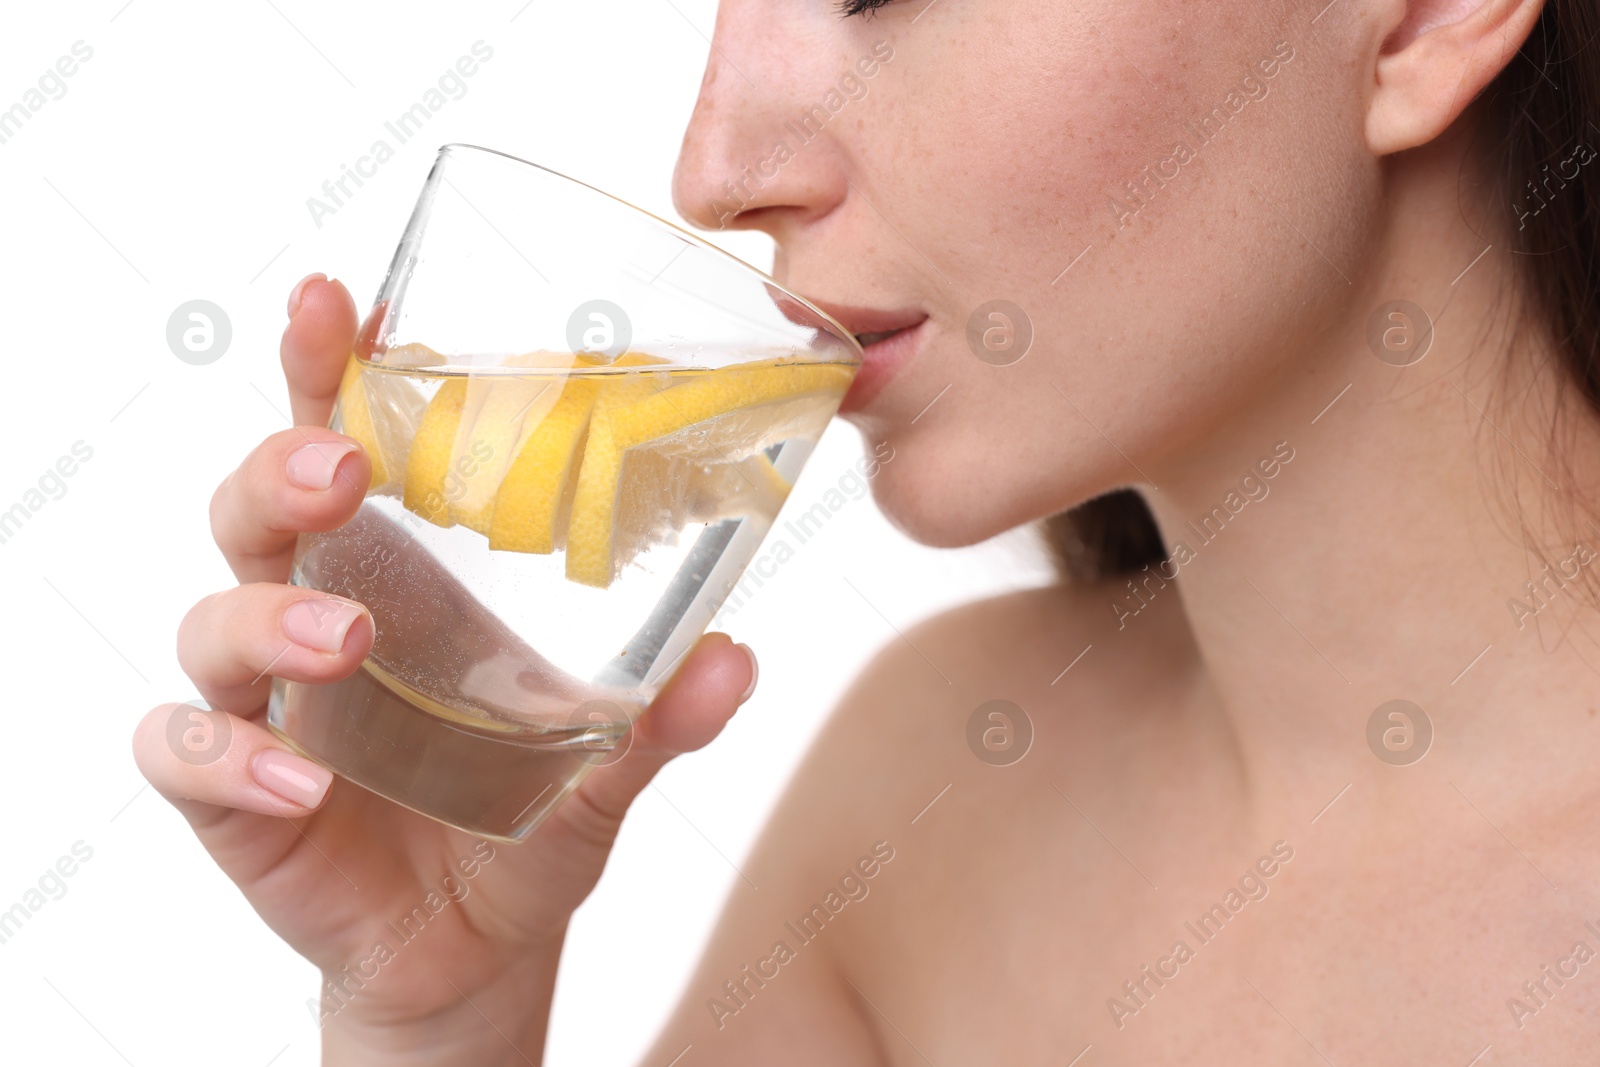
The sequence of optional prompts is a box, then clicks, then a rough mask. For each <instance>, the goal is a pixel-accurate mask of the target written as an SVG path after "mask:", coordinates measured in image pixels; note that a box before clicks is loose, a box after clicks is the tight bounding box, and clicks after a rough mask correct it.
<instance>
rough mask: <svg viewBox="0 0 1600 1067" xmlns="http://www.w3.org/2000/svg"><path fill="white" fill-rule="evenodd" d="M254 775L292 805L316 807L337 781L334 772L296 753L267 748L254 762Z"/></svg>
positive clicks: (266, 787)
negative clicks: (329, 787) (330, 786)
mask: <svg viewBox="0 0 1600 1067" xmlns="http://www.w3.org/2000/svg"><path fill="white" fill-rule="evenodd" d="M250 776H251V777H252V778H254V779H255V780H256V784H257V785H259V786H260V787H261V788H262V789H265V790H266V791H267V792H269V793H276V794H277V795H278V796H280V797H282V798H283V799H284V800H287V801H288V802H289V803H291V804H298V805H300V806H301V807H302V808H314V807H316V806H317V805H318V804H320V803H322V798H323V797H324V796H326V795H327V793H328V786H329V785H330V784H332V782H333V772H332V771H330V770H328V769H327V768H326V767H319V766H317V765H316V764H315V763H312V762H311V761H310V760H308V759H302V758H301V757H299V756H296V755H295V754H294V753H292V752H282V751H280V750H278V749H275V748H265V749H262V750H261V751H260V752H257V753H256V757H255V759H253V760H251V761H250Z"/></svg>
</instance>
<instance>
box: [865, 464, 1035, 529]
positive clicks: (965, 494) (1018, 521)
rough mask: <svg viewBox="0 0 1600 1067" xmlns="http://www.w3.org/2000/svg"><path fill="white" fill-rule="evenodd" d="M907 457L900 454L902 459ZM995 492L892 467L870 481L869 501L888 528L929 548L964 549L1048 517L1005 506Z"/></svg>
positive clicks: (930, 472) (977, 483) (938, 475)
mask: <svg viewBox="0 0 1600 1067" xmlns="http://www.w3.org/2000/svg"><path fill="white" fill-rule="evenodd" d="M909 458H910V457H909V456H907V455H906V453H905V452H904V451H902V453H901V459H909ZM896 462H899V460H896ZM995 488H996V487H995V486H993V485H985V484H983V482H982V481H971V480H966V479H961V478H955V477H951V476H950V474H949V473H946V472H940V471H938V470H917V469H916V468H915V467H914V466H913V465H911V464H905V465H903V466H901V467H899V468H895V466H894V464H892V463H891V464H888V465H885V466H884V467H883V468H882V469H880V470H879V472H878V475H877V477H876V478H874V479H873V481H872V498H873V500H874V502H875V503H876V504H877V505H878V510H879V511H881V512H882V513H883V516H884V518H886V519H888V520H889V523H890V525H892V526H893V527H894V528H895V529H897V530H899V531H900V532H901V533H903V534H905V535H906V536H907V537H909V538H911V540H913V541H915V542H917V543H918V544H921V545H927V546H928V547H929V548H965V547H966V546H968V545H975V544H977V543H978V542H980V541H986V540H988V539H989V538H991V537H994V536H996V535H998V534H1001V533H1004V532H1005V531H1007V530H1009V529H1012V528H1013V527H1015V526H1020V525H1022V524H1023V523H1026V522H1029V521H1031V520H1033V519H1035V518H1043V517H1044V516H1045V515H1047V514H1049V512H1048V511H1043V512H1040V513H1039V514H1037V515H1035V514H1033V513H1031V512H1030V511H1029V510H1028V509H1026V508H1012V507H1009V506H1007V505H1008V503H1009V502H1008V501H1006V500H1003V499H997V496H996V494H995V493H994V489H995Z"/></svg>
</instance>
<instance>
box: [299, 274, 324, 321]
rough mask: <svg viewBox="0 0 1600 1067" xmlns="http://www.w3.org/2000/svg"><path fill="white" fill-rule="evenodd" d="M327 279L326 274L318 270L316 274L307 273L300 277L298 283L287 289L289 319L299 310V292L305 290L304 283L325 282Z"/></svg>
mask: <svg viewBox="0 0 1600 1067" xmlns="http://www.w3.org/2000/svg"><path fill="white" fill-rule="evenodd" d="M327 280H328V276H327V275H326V274H322V273H320V272H319V273H317V274H307V275H306V276H305V277H304V278H301V279H300V284H298V285H296V286H295V287H294V288H293V289H291V290H289V317H290V318H291V319H292V318H294V317H295V315H296V313H298V312H299V310H300V294H301V293H304V292H305V291H306V283H307V282H325V281H327Z"/></svg>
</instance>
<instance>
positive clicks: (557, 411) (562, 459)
mask: <svg viewBox="0 0 1600 1067" xmlns="http://www.w3.org/2000/svg"><path fill="white" fill-rule="evenodd" d="M599 390H600V386H599V385H598V384H597V383H596V382H594V381H592V380H585V379H581V378H574V379H571V380H569V381H567V382H566V383H565V385H564V386H563V387H561V397H560V399H558V400H557V401H556V402H555V404H554V405H553V406H552V407H551V408H550V410H549V412H548V413H546V414H545V415H544V416H543V417H542V418H541V419H540V420H539V423H538V425H537V426H536V427H534V428H533V430H532V431H531V432H530V433H529V434H527V435H526V439H525V440H524V441H523V443H522V446H521V447H520V448H519V449H518V451H517V455H516V458H515V459H513V460H512V461H511V465H510V466H509V467H508V468H507V469H506V472H505V477H504V478H502V479H501V481H500V490H499V492H498V493H496V494H495V498H494V514H493V516H492V517H491V519H490V523H489V530H488V534H489V547H490V548H502V549H507V550H509V551H512V552H541V553H549V552H554V551H555V539H556V518H557V512H558V510H559V509H560V505H561V499H562V497H563V496H564V495H565V493H566V489H567V485H568V483H569V482H570V480H571V477H572V469H573V466H574V463H573V461H574V460H575V459H576V458H577V456H578V444H579V442H581V441H582V440H583V434H584V431H585V430H587V429H588V428H589V415H590V412H591V411H593V409H594V402H595V397H596V396H597V395H598V393H599Z"/></svg>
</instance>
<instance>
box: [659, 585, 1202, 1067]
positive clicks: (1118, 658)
mask: <svg viewBox="0 0 1600 1067" xmlns="http://www.w3.org/2000/svg"><path fill="white" fill-rule="evenodd" d="M1113 598H1114V593H1113V592H1112V591H1111V589H1110V588H1109V587H1105V586H1093V585H1091V586H1070V587H1068V586H1063V587H1049V588H1040V589H1030V590H1024V591H1021V592H1015V593H1008V594H1005V595H1001V596H995V597H990V598H986V599H983V600H979V601H975V602H972V603H968V604H964V605H961V606H960V607H956V608H953V609H950V610H948V611H944V612H941V613H940V614H938V615H936V616H934V617H931V618H929V619H926V620H924V621H923V622H921V623H919V624H917V625H915V626H913V627H910V628H908V629H906V630H904V631H903V632H902V633H901V634H899V635H896V636H895V637H893V638H891V639H890V640H889V641H888V642H886V643H885V645H884V646H883V647H882V648H881V649H880V650H879V651H878V653H877V654H876V655H875V656H873V658H872V659H871V660H870V661H869V663H868V664H867V666H866V667H865V668H864V669H863V670H862V672H861V673H860V675H858V677H857V678H856V680H855V681H854V683H853V684H852V685H851V686H850V688H849V689H848V690H847V691H846V693H845V695H844V696H843V698H842V699H841V700H840V701H839V703H838V705H837V707H836V708H835V709H834V711H833V713H832V715H831V716H830V717H829V719H828V721H827V723H826V724H825V725H824V727H823V729H822V730H821V732H820V733H819V734H818V736H817V738H816V740H815V742H814V743H813V745H812V747H811V750H810V751H809V752H808V753H807V755H806V757H805V759H804V760H803V761H802V762H801V765H800V767H799V769H798V770H797V772H796V773H795V775H794V777H793V779H792V780H791V781H790V783H789V785H788V788H787V789H786V790H785V792H784V795H783V797H782V799H781V800H780V802H779V804H778V805H777V808H776V809H775V811H774V812H773V815H772V817H771V819H770V820H769V821H768V823H767V825H766V827H765V828H764V829H763V831H762V834H761V837H760V839H759V840H758V841H757V843H756V846H755V848H754V850H753V852H752V853H751V855H750V856H749V857H748V858H747V860H746V861H745V862H744V863H743V864H742V873H743V875H744V877H743V878H741V879H739V880H737V881H736V882H735V883H734V887H733V892H732V895H731V896H730V898H729V901H728V903H727V906H726V908H725V910H724V912H723V915H722V917H721V919H720V920H719V922H718V925H717V929H716V931H715V932H714V934H713V936H712V939H711V942H710V944H709V945H708V946H707V949H706V952H705V955H704V957H703V958H702V960H701V963H700V966H699V969H698V973H697V974H696V976H695V977H694V978H693V979H692V980H691V983H690V988H689V991H688V992H687V993H686V995H685V998H684V1000H683V1002H682V1003H681V1004H680V1005H679V1009H678V1012H677V1015H676V1017H675V1018H674V1020H673V1023H672V1025H671V1026H669V1028H668V1030H667V1031H666V1032H665V1033H664V1034H663V1035H662V1039H661V1043H660V1044H659V1045H658V1046H657V1051H658V1052H664V1053H667V1054H668V1058H670V1054H671V1052H673V1051H676V1050H677V1049H681V1048H682V1047H683V1045H684V1044H685V1043H686V1042H696V1043H697V1044H696V1048H697V1050H698V1049H699V1048H700V1047H701V1045H700V1044H699V1043H700V1042H704V1043H705V1044H706V1046H707V1047H715V1048H717V1049H719V1050H721V1052H723V1053H726V1055H727V1057H728V1059H727V1062H748V1061H749V1060H750V1058H752V1057H753V1058H758V1059H760V1060H761V1061H762V1062H770V1063H774V1064H781V1063H788V1062H797V1063H799V1062H815V1061H816V1057H815V1056H814V1055H812V1053H814V1052H815V1051H816V1048H815V1047H814V1044H813V1043H814V1042H816V1041H818V1040H825V1041H826V1042H827V1043H828V1047H829V1061H830V1062H836V1063H841V1064H850V1063H875V1062H881V1060H879V1059H878V1058H877V1054H876V1052H875V1050H874V1047H873V1044H872V1038H871V1035H872V1034H873V1033H874V1032H875V1029H876V1026H875V1023H874V1021H873V1019H872V1018H871V1010H870V1008H867V1007H865V1006H864V1005H863V1004H862V1003H861V1002H860V1000H859V999H858V998H857V997H856V996H855V995H854V994H853V993H852V989H851V986H850V985H849V983H848V982H846V981H844V980H843V979H842V978H841V975H848V974H851V973H859V972H858V969H859V968H860V967H862V966H863V965H864V964H863V959H864V958H870V957H871V955H872V952H873V950H872V948H871V945H872V943H873V942H874V939H875V936H876V935H872V936H869V934H868V931H869V929H875V928H876V927H877V926H878V925H879V924H881V923H883V922H884V921H885V919H886V918H887V917H888V916H890V915H894V914H898V915H900V916H902V917H904V916H907V915H912V914H915V913H916V909H917V908H918V907H920V905H919V904H915V903H912V904H909V906H905V907H891V906H886V904H885V901H895V900H896V899H897V898H900V899H901V902H902V904H904V903H905V901H904V898H903V896H902V894H904V893H906V892H908V891H910V890H911V886H909V885H897V884H896V883H898V882H906V881H908V880H909V881H911V882H920V880H921V879H922V878H923V877H924V876H923V875H922V874H920V873H918V871H919V869H920V870H921V871H926V870H929V869H937V868H938V867H939V866H940V865H942V864H944V863H946V862H948V863H950V864H955V865H960V864H962V863H964V862H969V859H967V858H965V857H971V856H973V854H974V850H975V849H977V850H979V851H981V848H982V847H983V844H982V843H983V841H984V839H985V837H986V836H992V834H990V833H989V831H988V830H986V829H985V826H984V823H985V820H988V819H990V818H991V816H992V815H993V813H995V812H1003V811H1007V810H1009V811H1012V812H1013V813H1015V814H1016V815H1017V816H1018V818H1017V819H1014V820H1013V825H1014V826H1015V825H1020V824H1021V823H1022V822H1025V821H1026V820H1027V819H1028V818H1029V816H1027V815H1025V814H1023V810H1024V809H1023V806H1022V805H1019V804H1018V803H1017V802H1016V797H1017V796H1019V795H1022V794H1023V793H1026V794H1029V795H1032V796H1034V797H1035V799H1037V796H1038V795H1041V792H1042V795H1045V796H1048V797H1054V794H1053V793H1050V792H1049V790H1050V785H1049V782H1050V781H1060V782H1078V783H1079V785H1080V786H1081V784H1082V780H1083V774H1082V773H1080V772H1081V771H1084V770H1087V771H1088V772H1090V773H1095V774H1103V773H1104V772H1103V765H1104V764H1105V763H1106V760H1105V758H1104V755H1103V753H1104V752H1105V751H1106V750H1107V749H1108V748H1109V747H1114V746H1118V745H1119V744H1120V745H1121V747H1124V748H1125V747H1126V745H1125V744H1122V743H1121V742H1119V741H1118V736H1117V735H1118V733H1119V732H1121V731H1126V730H1128V729H1130V726H1129V725H1128V724H1129V723H1130V722H1131V723H1134V724H1135V725H1134V726H1132V727H1131V728H1132V729H1137V728H1138V727H1137V725H1136V724H1137V722H1138V720H1139V719H1140V718H1141V716H1142V715H1144V714H1150V713H1158V712H1159V707H1160V704H1161V700H1160V697H1159V693H1160V691H1161V688H1162V685H1163V684H1168V685H1170V684H1171V683H1170V681H1167V682H1165V683H1164V682H1163V679H1171V678H1172V677H1173V676H1174V675H1175V673H1181V672H1182V671H1183V670H1184V669H1185V664H1186V659H1185V652H1184V649H1185V648H1186V647H1187V646H1186V638H1185V637H1184V636H1183V633H1184V632H1183V631H1182V630H1179V629H1175V628H1174V622H1178V623H1181V612H1180V611H1178V610H1177V609H1178V605H1177V603H1176V597H1175V596H1174V597H1173V601H1172V603H1171V604H1169V605H1167V606H1166V607H1165V608H1163V609H1162V610H1160V611H1158V610H1155V609H1154V605H1152V608H1151V609H1147V611H1146V612H1145V613H1142V614H1141V615H1140V618H1139V624H1140V629H1141V631H1142V632H1141V633H1140V634H1139V635H1138V637H1137V638H1132V637H1131V636H1130V631H1131V629H1132V628H1131V627H1129V626H1127V625H1126V621H1125V620H1122V619H1119V617H1118V614H1117V612H1115V611H1114V610H1113V609H1112V608H1111V606H1110V605H1111V603H1112V600H1113ZM1168 609H1170V611H1169V612H1168V614H1169V615H1170V616H1171V617H1168V618H1163V617H1162V615H1163V612H1164V611H1168ZM1140 709H1153V711H1152V710H1146V711H1144V712H1141V710H1140ZM1106 781H1107V783H1108V787H1110V785H1111V784H1113V782H1114V777H1112V776H1108V777H1107V778H1106ZM1019 791H1020V792H1019ZM1078 799H1079V801H1080V802H1082V801H1083V798H1082V797H1080V798H1078ZM1062 809H1063V810H1067V809H1066V808H1065V806H1064V804H1063V805H1062ZM1036 810H1037V808H1036ZM1080 829H1081V828H1080ZM1025 832H1029V833H1033V832H1038V833H1044V834H1051V833H1054V832H1055V831H1054V830H1053V829H1052V828H1049V827H1042V826H1034V827H1033V829H1032V830H1027V831H1025ZM1076 832H1077V830H1073V831H1070V832H1068V833H1067V834H1058V835H1057V836H1058V837H1062V838H1064V839H1065V838H1070V837H1072V836H1073V834H1075V833H1076ZM1063 843H1064V845H1065V846H1066V847H1069V848H1070V847H1076V846H1074V845H1073V844H1072V842H1071V841H1070V840H1064V841H1063ZM939 857H943V858H942V859H940V858H939ZM930 861H932V863H933V867H932V868H930V867H928V866H927V864H928V863H929V862H930ZM755 887H759V889H757V888H755ZM874 895H875V897H876V902H875V903H874V904H873V905H871V906H866V905H864V904H863V903H862V902H863V901H865V900H866V899H867V898H868V897H869V896H874ZM852 928H853V929H852ZM763 976H765V977H763ZM713 1035H714V1036H715V1040H714V1042H713V1041H712V1038H713ZM824 1035H826V1036H825V1037H824ZM796 1042H800V1043H799V1044H796ZM669 1046H671V1048H669ZM741 1057H743V1059H741ZM719 1062H720V1061H719Z"/></svg>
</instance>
